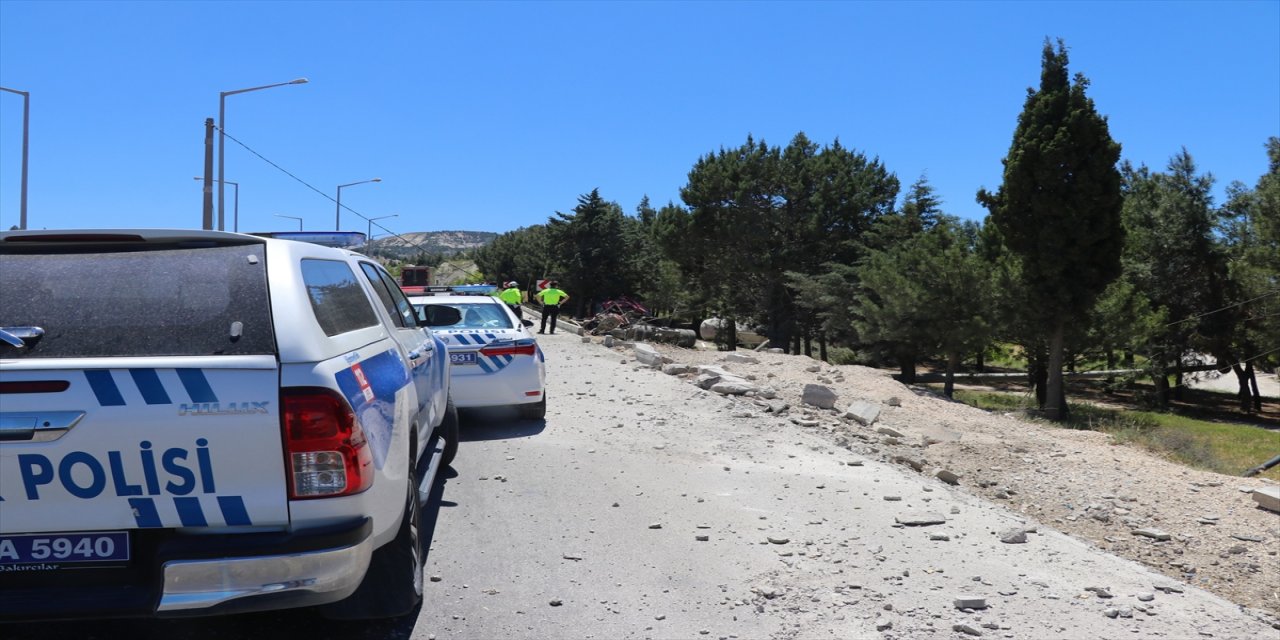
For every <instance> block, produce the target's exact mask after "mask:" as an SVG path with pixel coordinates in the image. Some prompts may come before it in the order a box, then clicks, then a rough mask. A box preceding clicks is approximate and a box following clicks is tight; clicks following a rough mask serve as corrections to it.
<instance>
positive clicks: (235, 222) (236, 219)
mask: <svg viewBox="0 0 1280 640" xmlns="http://www.w3.org/2000/svg"><path fill="white" fill-rule="evenodd" d="M193 179H194V180H204V178H201V177H200V176H196V177H195V178H193ZM218 182H222V181H221V180H219V181H218ZM226 183H227V184H229V185H231V186H233V187H235V190H234V191H233V192H232V193H234V194H235V195H234V198H235V208H234V213H233V214H232V216H231V219H232V227H231V230H232V231H235V232H236V233H240V183H239V182H235V181H232V180H227V181H226Z"/></svg>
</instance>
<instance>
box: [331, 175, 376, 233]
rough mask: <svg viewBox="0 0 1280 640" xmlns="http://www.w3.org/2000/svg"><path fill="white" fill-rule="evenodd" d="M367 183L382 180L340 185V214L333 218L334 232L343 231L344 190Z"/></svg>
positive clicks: (374, 179)
mask: <svg viewBox="0 0 1280 640" xmlns="http://www.w3.org/2000/svg"><path fill="white" fill-rule="evenodd" d="M366 182H382V178H370V179H369V180H361V181H360V182H348V183H347V184H340V185H338V214H337V215H336V216H334V218H333V230H334V231H342V188H343V187H354V186H355V185H358V184H364V183H366Z"/></svg>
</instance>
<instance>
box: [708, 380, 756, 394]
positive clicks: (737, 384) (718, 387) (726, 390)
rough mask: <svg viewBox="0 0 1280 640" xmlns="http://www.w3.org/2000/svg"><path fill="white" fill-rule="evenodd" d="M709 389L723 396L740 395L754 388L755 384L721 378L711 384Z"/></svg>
mask: <svg viewBox="0 0 1280 640" xmlns="http://www.w3.org/2000/svg"><path fill="white" fill-rule="evenodd" d="M710 390H711V391H714V392H715V393H718V394H720V395H725V396H741V395H746V394H748V393H751V392H753V391H755V390H756V386H755V385H753V384H751V383H749V382H746V381H743V380H723V379H722V380H721V381H720V382H717V383H715V384H713V385H711V389H710Z"/></svg>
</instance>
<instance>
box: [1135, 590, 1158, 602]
mask: <svg viewBox="0 0 1280 640" xmlns="http://www.w3.org/2000/svg"><path fill="white" fill-rule="evenodd" d="M1155 599H1156V594H1154V593H1151V592H1149V591H1143V592H1142V593H1139V594H1138V600H1140V601H1142V602H1151V601H1152V600H1155Z"/></svg>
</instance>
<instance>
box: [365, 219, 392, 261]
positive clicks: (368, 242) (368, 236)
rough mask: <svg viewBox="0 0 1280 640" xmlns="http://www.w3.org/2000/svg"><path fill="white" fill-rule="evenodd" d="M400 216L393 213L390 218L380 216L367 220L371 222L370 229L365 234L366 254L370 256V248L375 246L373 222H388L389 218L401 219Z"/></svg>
mask: <svg viewBox="0 0 1280 640" xmlns="http://www.w3.org/2000/svg"><path fill="white" fill-rule="evenodd" d="M399 217H400V214H398V213H393V214H391V215H389V216H379V217H377V218H366V220H368V221H369V228H368V230H367V231H366V232H365V234H364V254H365V255H369V247H370V246H371V245H372V244H373V221H374V220H386V219H387V218H399Z"/></svg>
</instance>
